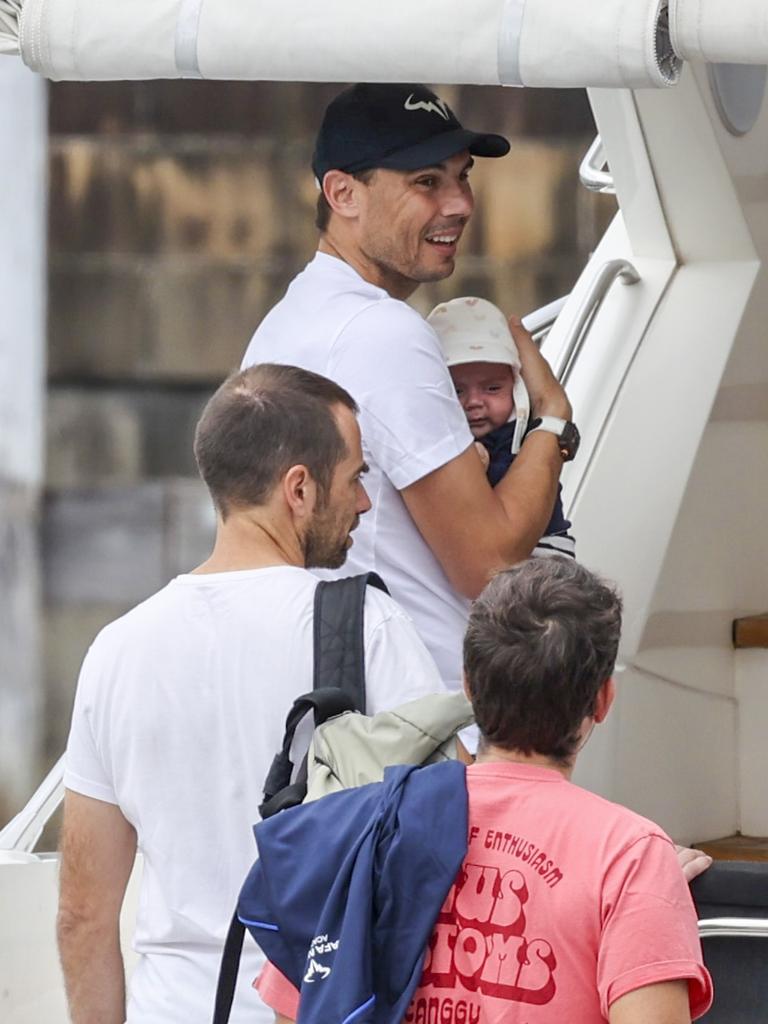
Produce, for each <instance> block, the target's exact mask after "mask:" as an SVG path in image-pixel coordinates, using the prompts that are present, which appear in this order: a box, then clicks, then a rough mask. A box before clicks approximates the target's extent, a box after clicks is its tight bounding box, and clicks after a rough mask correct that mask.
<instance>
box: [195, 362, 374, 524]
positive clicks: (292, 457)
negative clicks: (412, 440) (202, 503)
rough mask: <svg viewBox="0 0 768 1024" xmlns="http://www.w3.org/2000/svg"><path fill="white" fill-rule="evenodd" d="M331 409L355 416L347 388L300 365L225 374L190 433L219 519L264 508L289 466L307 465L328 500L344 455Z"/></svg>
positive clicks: (259, 366)
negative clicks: (246, 509)
mask: <svg viewBox="0 0 768 1024" xmlns="http://www.w3.org/2000/svg"><path fill="white" fill-rule="evenodd" d="M335 405H343V406H346V408H347V409H350V410H351V411H352V412H354V413H356V412H357V405H356V403H355V401H354V399H353V398H352V396H351V395H350V394H349V393H348V392H347V391H345V390H344V388H342V387H340V386H339V385H338V384H335V383H334V382H333V381H331V380H328V378H327V377H321V376H320V374H317V373H311V372H310V371H309V370H302V369H299V367H297V366H281V365H278V364H276V363H259V364H257V365H256V366H251V367H249V368H248V369H247V370H241V371H240V372H239V373H233V374H232V376H230V377H228V378H227V380H225V381H224V383H223V384H222V385H221V387H220V388H219V389H218V391H216V393H215V394H214V395H213V397H212V398H211V399H210V400H209V401H208V403H207V405H206V406H205V408H204V409H203V413H202V415H201V417H200V420H199V421H198V424H197V429H196V431H195V459H196V460H197V466H198V469H199V470H200V476H201V477H202V478H203V480H204V481H205V484H206V486H207V487H208V490H209V491H210V493H211V497H212V499H213V503H214V505H215V506H216V508H217V509H218V511H219V513H220V515H221V517H222V518H223V519H226V517H227V514H228V513H229V511H230V510H231V509H232V508H233V507H248V506H251V505H263V504H264V503H265V502H266V501H267V500H268V498H269V496H270V494H271V493H272V491H273V490H274V487H275V486H276V484H277V482H278V480H280V479H281V477H282V476H283V475H284V474H285V473H286V472H287V471H288V470H289V469H290V468H291V466H296V465H303V466H306V467H307V469H308V470H309V472H310V473H311V474H312V478H313V479H314V480H315V481H316V483H317V485H318V488H319V489H320V493H321V496H325V495H326V494H327V492H328V488H329V487H330V483H331V478H332V477H333V471H334V469H335V468H336V466H337V465H338V463H339V462H340V461H341V460H342V459H343V458H344V457H345V456H346V454H347V448H346V445H345V443H344V439H343V438H342V436H341V434H340V432H339V428H338V426H337V424H336V420H335V419H334V416H333V406H335Z"/></svg>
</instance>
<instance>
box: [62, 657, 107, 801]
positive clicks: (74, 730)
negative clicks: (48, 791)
mask: <svg viewBox="0 0 768 1024" xmlns="http://www.w3.org/2000/svg"><path fill="white" fill-rule="evenodd" d="M99 666H100V659H99V656H98V651H97V649H96V645H94V646H93V647H91V649H90V650H89V651H88V654H87V655H86V656H85V660H84V661H83V667H82V668H81V670H80V678H79V679H78V683H77V692H76V694H75V705H74V708H73V710H72V724H71V726H70V731H69V739H68V740H67V749H66V753H65V755H64V785H65V787H66V788H67V789H71V790H74V792H76V793H82V794H83V796H90V797H93V798H94V799H95V800H104V801H105V802H106V803H109V804H116V803H117V802H118V800H117V796H116V795H115V791H114V788H113V786H112V781H111V779H110V777H109V774H108V772H107V769H106V766H105V764H104V761H103V758H102V755H101V751H100V750H99V745H98V743H97V741H96V736H95V727H96V723H95V717H94V715H95V711H94V701H93V697H94V694H95V691H96V689H97V687H98V681H99V676H100V667H99Z"/></svg>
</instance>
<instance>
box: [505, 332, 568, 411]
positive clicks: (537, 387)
mask: <svg viewBox="0 0 768 1024" xmlns="http://www.w3.org/2000/svg"><path fill="white" fill-rule="evenodd" d="M509 329H510V331H511V332H512V337H513V338H514V340H515V345H517V351H518V352H519V353H520V362H521V363H522V367H523V380H524V381H525V386H526V387H527V388H528V394H529V395H530V398H531V416H530V418H531V419H535V418H536V417H537V416H557V417H558V418H560V419H563V420H569V419H571V416H572V415H573V412H572V410H571V403H570V402H569V401H568V396H567V395H566V393H565V391H564V390H563V388H562V386H561V385H560V383H559V382H558V380H557V378H556V377H555V375H554V373H553V372H552V368H551V367H550V365H549V363H548V362H547V361H546V359H545V358H544V357H543V356H542V354H541V353H540V352H539V350H538V348H537V347H536V344H535V343H534V340H533V338H532V337H531V335H530V334H529V332H528V331H527V330H526V329H525V327H523V325H522V323H521V321H520V318H519V317H516V316H511V317H510V318H509Z"/></svg>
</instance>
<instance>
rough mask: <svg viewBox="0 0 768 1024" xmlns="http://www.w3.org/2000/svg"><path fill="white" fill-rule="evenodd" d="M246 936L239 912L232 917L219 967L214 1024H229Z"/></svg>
mask: <svg viewBox="0 0 768 1024" xmlns="http://www.w3.org/2000/svg"><path fill="white" fill-rule="evenodd" d="M244 936H245V925H244V924H243V923H242V922H241V920H240V918H239V917H238V916H237V911H235V913H234V914H233V915H232V920H231V922H230V924H229V931H228V932H227V937H226V939H225V941H224V952H223V953H222V955H221V966H220V967H219V980H218V982H217V983H216V1001H215V1003H214V1005H213V1022H212V1024H227V1022H228V1020H229V1014H230V1012H231V1010H232V1003H233V1001H234V998H235V986H236V985H237V973H238V970H239V969H240V957H241V955H242V952H243V937H244Z"/></svg>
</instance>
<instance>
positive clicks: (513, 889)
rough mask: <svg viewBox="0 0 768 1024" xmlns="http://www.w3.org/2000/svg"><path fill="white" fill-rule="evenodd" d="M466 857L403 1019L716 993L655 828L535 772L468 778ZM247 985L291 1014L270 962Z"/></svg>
mask: <svg viewBox="0 0 768 1024" xmlns="http://www.w3.org/2000/svg"><path fill="white" fill-rule="evenodd" d="M467 788H468V793H469V824H470V829H469V848H468V851H467V856H466V858H465V860H464V864H463V866H462V869H461V871H460V872H459V874H458V876H457V878H456V881H455V882H454V884H453V886H452V888H451V891H450V892H449V894H448V897H447V899H446V901H445V903H444V905H443V908H442V910H441V912H440V915H439V917H438V920H437V922H436V924H435V929H434V931H433V933H432V939H431V940H430V944H429V949H428V950H427V952H426V955H425V961H424V973H423V976H422V979H421V983H420V985H419V988H418V989H417V990H416V993H415V995H414V997H413V1001H412V1002H411V1005H410V1007H409V1009H408V1011H407V1013H406V1015H405V1018H404V1020H405V1022H406V1024H423V1022H426V1021H433V1020H439V1021H464V1022H466V1024H502V1022H503V1024H563V1022H564V1021H568V1024H601V1022H603V1021H605V1020H606V1019H607V1017H608V1008H609V1007H610V1005H611V1003H613V1002H614V1001H615V1000H616V999H618V998H619V997H620V996H623V995H625V994H626V993H627V992H631V991H633V990H634V989H637V988H641V987H643V986H644V985H649V984H652V983H654V982H659V981H671V980H675V979H687V981H688V989H689V996H690V1007H691V1016H692V1017H694V1018H695V1017H698V1016H701V1014H703V1013H705V1012H706V1010H707V1009H708V1007H709V1005H710V1003H711V1001H712V984H711V981H710V978H709V975H708V973H707V971H706V969H705V968H704V966H703V964H702V959H701V947H700V944H699V938H698V932H697V927H696V913H695V910H694V907H693V902H692V900H691V897H690V893H689V892H688V886H687V885H686V883H685V880H684V878H683V875H682V872H681V870H680V867H679V865H678V862H677V857H676V855H675V850H674V847H673V845H672V842H671V840H670V839H669V838H668V837H667V836H666V835H665V834H664V833H663V832H662V831H661V829H659V828H658V827H657V826H656V825H654V824H653V823H652V822H650V821H647V820H646V819H645V818H641V817H640V816H639V815H637V814H634V813H633V812H632V811H629V810H627V809H626V808H624V807H620V806H618V805H617V804H612V803H610V802H608V801H607V800H603V799H602V798H601V797H598V796H595V795H594V794H593V793H589V792H588V791H587V790H584V789H581V788H580V787H578V786H575V785H574V784H573V783H570V782H568V781H567V780H566V779H565V778H564V777H563V776H562V775H561V774H560V773H559V772H556V771H553V770H551V769H548V768H542V767H538V766H535V765H524V764H514V763H509V762H493V763H484V764H476V765H472V766H471V767H470V768H468V769H467ZM256 984H257V988H258V990H259V992H260V994H261V996H262V998H263V999H264V1001H265V1002H266V1003H268V1004H269V1005H270V1006H272V1007H273V1009H275V1010H276V1011H277V1012H278V1013H282V1014H283V1015H284V1016H286V1017H289V1018H291V1019H295V1017H296V1013H297V1007H298V992H297V991H296V989H294V988H293V986H292V985H291V984H290V983H289V982H288V981H287V980H286V979H285V978H284V977H283V975H282V974H280V972H279V971H277V969H276V968H274V967H273V966H272V965H271V964H268V965H267V967H266V968H265V970H264V971H263V972H262V974H261V977H260V978H259V979H258V982H257V983H256Z"/></svg>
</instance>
